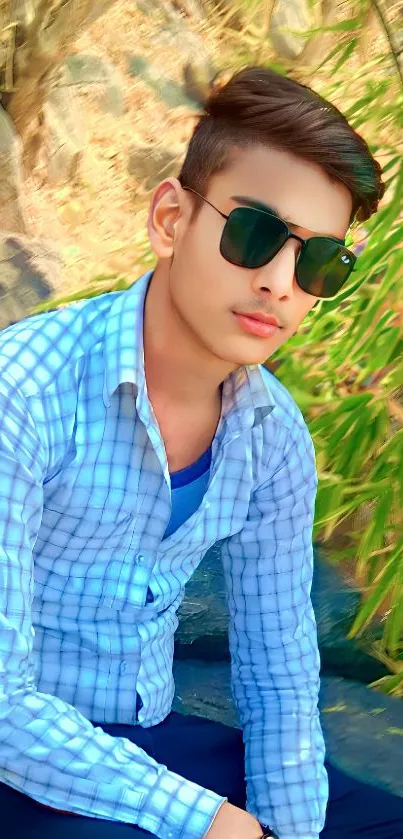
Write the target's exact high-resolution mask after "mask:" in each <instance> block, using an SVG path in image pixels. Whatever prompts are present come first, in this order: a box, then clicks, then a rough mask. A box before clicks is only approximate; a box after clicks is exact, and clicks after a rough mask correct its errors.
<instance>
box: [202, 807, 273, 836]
mask: <svg viewBox="0 0 403 839" xmlns="http://www.w3.org/2000/svg"><path fill="white" fill-rule="evenodd" d="M262 833H263V831H262V828H261V826H260V824H259V822H258V821H257V820H256V819H255V818H254V816H251V814H250V813H247V812H246V811H245V810H240V808H239V807H234V805H233V804H229V803H228V801H226V802H225V804H223V805H222V806H221V807H220V809H219V811H218V813H217V815H216V817H215V819H214V821H213V824H212V825H211V828H210V830H209V831H208V833H206V835H205V837H204V839H260V837H261V836H262Z"/></svg>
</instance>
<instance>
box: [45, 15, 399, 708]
mask: <svg viewBox="0 0 403 839" xmlns="http://www.w3.org/2000/svg"><path fill="white" fill-rule="evenodd" d="M207 5H209V4H208V3H207ZM313 5H315V3H313ZM316 5H318V4H316ZM210 6H211V4H210ZM347 6H348V7H350V8H352V11H351V15H350V16H347V17H344V18H343V19H341V20H340V19H339V20H337V21H336V22H333V23H331V24H329V23H328V22H326V25H324V26H322V27H321V26H320V22H319V23H318V25H316V24H315V27H314V28H313V29H312V30H311V32H310V33H308V34H309V36H310V37H312V36H313V35H315V37H317V35H318V33H319V34H320V33H322V35H323V37H325V36H326V37H327V36H328V35H329V34H330V35H331V36H332V37H333V42H332V48H331V49H330V48H329V49H328V53H327V56H326V58H325V59H324V60H321V61H320V63H319V64H314V65H313V66H306V65H304V63H303V62H302V63H301V62H300V63H298V60H297V61H296V62H295V67H294V70H295V69H296V68H297V70H298V73H297V75H298V76H299V78H300V80H301V81H303V82H305V83H307V84H310V83H313V82H312V79H314V83H313V86H314V87H315V88H316V89H318V90H320V92H321V93H322V94H323V95H324V96H326V97H327V98H329V99H330V100H331V101H334V102H335V104H337V105H338V106H339V107H340V109H341V110H342V111H343V112H344V113H345V115H346V116H347V117H348V119H349V120H350V122H351V123H352V125H353V126H354V127H355V128H356V130H358V131H360V132H361V133H362V134H363V135H364V136H365V138H366V139H367V141H368V142H369V144H370V146H371V150H372V151H373V153H374V154H375V156H376V157H377V158H378V159H379V160H380V161H381V163H383V169H384V174H385V179H386V180H387V191H386V195H385V199H384V201H383V202H382V206H381V209H380V210H379V212H378V213H377V214H376V215H375V216H374V217H373V218H372V219H370V220H369V221H368V222H367V223H366V225H365V229H364V228H356V229H353V230H352V231H351V237H352V238H354V241H355V243H356V244H357V242H359V241H360V239H363V240H364V244H365V248H364V250H363V251H362V253H361V255H360V258H359V259H358V261H357V268H356V271H355V272H354V273H353V275H352V279H351V281H350V283H349V286H348V287H347V288H346V290H343V291H342V293H340V294H339V296H338V297H337V298H335V299H334V300H328V301H322V302H320V303H319V304H317V305H316V307H315V308H314V310H313V311H312V312H311V313H310V314H309V315H308V317H307V319H306V320H305V321H304V325H303V326H302V328H301V329H300V331H299V332H298V334H297V335H295V336H294V337H293V338H292V339H291V340H290V341H288V342H287V344H286V346H285V347H284V348H282V349H280V350H279V351H278V352H277V354H276V356H275V357H274V358H273V359H271V360H270V362H269V366H271V367H272V369H275V371H276V375H278V376H279V378H280V379H281V380H282V381H283V382H284V383H285V384H286V386H287V387H288V388H289V390H290V392H291V393H292V394H293V396H294V397H295V399H296V401H297V402H298V404H299V405H300V407H301V409H302V410H303V412H304V414H305V415H306V417H307V420H308V424H309V427H310V430H311V433H312V436H313V439H314V443H315V448H316V452H317V465H318V473H319V490H318V497H317V506H316V520H315V538H316V539H318V540H321V541H324V542H326V541H327V542H328V543H329V540H330V539H331V537H332V536H334V534H335V533H337V532H339V530H340V527H341V526H344V529H345V535H347V537H348V538H347V541H346V544H345V545H344V547H343V550H342V551H339V552H334V553H333V557H334V559H335V560H340V561H345V562H346V561H347V560H348V561H350V562H352V563H353V564H354V566H355V574H356V578H357V579H358V581H359V583H360V584H361V586H362V588H363V591H364V592H365V595H366V596H365V599H364V603H363V606H362V608H361V610H360V612H359V614H358V616H357V618H356V620H355V623H354V626H353V627H352V630H351V635H357V634H359V633H361V632H362V631H363V630H364V628H365V627H366V626H367V625H368V624H369V622H370V621H371V620H372V619H373V617H374V616H375V615H379V613H380V612H382V613H383V626H384V633H383V638H382V640H381V641H380V642H378V643H377V644H376V645H374V654H375V655H377V656H378V657H379V658H380V659H381V660H382V661H384V662H385V663H386V664H387V665H388V666H389V668H390V670H391V673H392V675H391V676H390V677H387V678H386V679H383V680H381V683H377V684H376V687H378V688H379V689H381V690H385V691H387V692H391V693H393V694H395V695H403V512H402V511H403V457H402V454H403V400H402V398H401V395H402V390H403V389H402V385H403V300H402V292H401V287H402V262H403V260H402V243H403V229H402V224H401V216H402V205H403V163H402V156H401V153H400V152H401V150H400V149H399V138H400V137H401V128H402V114H403V108H402V104H403V95H402V78H401V70H400V64H399V58H398V50H397V47H396V44H395V41H394V36H393V34H392V28H391V27H390V26H389V23H388V19H387V17H386V15H385V14H384V12H383V11H382V9H381V6H380V4H379V3H378V4H376V3H374V2H373V0H359V2H358V3H357V2H355V3H353V4H347ZM234 7H236V10H237V11H238V12H239V14H241V15H242V21H243V26H241V27H237V28H236V29H231V28H230V27H226V25H225V14H223V15H222V16H220V17H217V15H215V17H213V18H212V19H210V23H209V25H210V26H213V27H214V26H216V27H217V30H218V31H219V37H220V39H221V42H222V57H223V63H226V64H227V66H231V67H232V68H236V67H237V66H240V65H241V64H245V63H251V62H253V61H256V60H257V59H258V60H259V61H261V62H262V63H265V62H267V63H270V65H271V66H273V67H275V68H276V69H278V70H280V71H283V72H286V71H287V69H288V68H289V66H290V65H289V62H288V63H287V62H285V61H284V59H281V58H280V57H278V56H273V50H272V49H271V48H270V43H269V41H268V39H267V29H268V26H269V23H270V13H271V12H272V9H273V3H272V2H267V0H266V2H264V0H261V2H260V0H253V2H252V0H249V2H248V3H243V2H238V3H232V4H230V8H231V10H232V13H233V12H234ZM371 12H372V13H375V18H376V21H377V23H378V34H382V33H383V39H380V43H378V42H377V45H376V48H375V49H373V50H372V52H371V51H369V53H368V54H367V51H366V50H364V51H363V49H362V45H363V40H365V38H364V36H365V34H366V27H367V25H368V21H369V20H371V21H372V25H373V22H374V16H373V14H372V17H371V14H369V13H371ZM259 14H260V17H259ZM262 22H263V23H264V26H263V28H262ZM322 22H323V21H322ZM262 32H263V36H262ZM324 33H326V35H324ZM304 54H306V53H305V51H304ZM138 245H139V251H140V258H139V261H140V262H141V263H142V264H144V267H145V268H146V267H149V266H150V264H152V257H151V255H150V250H149V246H148V242H147V239H146V238H145V236H144V238H143V237H141V239H140V240H139V242H138ZM129 284H130V282H129V281H128V280H127V278H126V277H122V276H119V277H111V276H108V277H105V276H103V277H97V278H95V279H94V280H93V282H92V284H91V286H90V288H89V289H86V290H84V291H82V292H81V293H80V294H77V295H74V296H72V297H70V298H69V300H71V299H75V298H77V297H85V296H93V295H95V294H98V293H101V292H103V291H109V290H115V289H118V288H125V287H127V286H128V285H129ZM66 302H68V300H67V299H65V300H58V301H52V303H51V304H50V305H51V306H55V305H58V304H62V303H66ZM42 308H46V307H42Z"/></svg>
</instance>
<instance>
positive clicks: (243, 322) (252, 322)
mask: <svg viewBox="0 0 403 839" xmlns="http://www.w3.org/2000/svg"><path fill="white" fill-rule="evenodd" d="M234 314H235V317H236V319H237V321H238V323H239V325H240V326H241V327H242V329H244V330H245V332H249V333H250V334H251V335H257V336H258V337H259V338H270V336H271V335H275V334H276V332H278V330H279V329H281V326H280V323H279V321H278V319H277V318H276V317H275V316H274V315H266V314H265V313H264V312H253V313H252V312H251V313H250V314H242V313H240V312H234Z"/></svg>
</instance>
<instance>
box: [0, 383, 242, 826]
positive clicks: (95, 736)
mask: <svg viewBox="0 0 403 839" xmlns="http://www.w3.org/2000/svg"><path fill="white" fill-rule="evenodd" d="M45 449H46V446H45V445H44V444H43V443H42V444H41V442H40V440H39V437H38V434H37V429H36V426H35V421H34V418H33V417H32V415H31V414H30V412H29V410H28V407H27V400H26V399H24V396H23V395H22V393H21V392H20V391H19V390H18V388H17V387H16V386H14V384H13V383H12V382H11V380H10V379H9V378H8V377H7V374H4V373H3V374H1V378H0V780H2V781H3V782H4V783H6V784H8V785H9V786H11V787H13V788H14V789H16V790H18V791H20V792H22V793H25V794H26V795H28V796H30V797H31V798H33V799H35V800H36V801H38V802H40V803H42V804H44V805H47V806H49V807H53V808H55V809H58V810H65V811H68V812H72V813H78V814H79V815H82V816H90V817H94V818H102V819H109V820H112V821H121V822H126V823H131V824H136V825H138V826H139V827H141V828H143V829H144V830H148V831H150V832H151V833H153V834H156V835H157V836H158V837H161V839H184V837H186V839H201V837H203V836H204V835H205V833H206V832H207V830H208V829H209V827H210V826H211V824H212V822H213V820H214V817H215V815H216V813H217V812H218V810H219V808H220V806H221V805H222V804H223V802H224V801H225V800H226V799H225V798H223V797H221V796H219V795H216V794H215V793H214V792H211V791H209V790H206V789H204V788H203V787H200V786H198V785H197V784H194V783H192V782H190V781H187V780H186V779H184V778H182V777H180V776H179V775H177V774H175V773H174V772H170V771H168V769H167V768H166V766H162V765H160V764H158V763H157V762H156V761H155V760H153V759H152V758H151V757H150V756H149V755H147V754H146V753H145V752H144V751H143V750H142V749H140V748H139V747H138V746H136V745H134V744H133V743H131V742H130V740H128V739H127V738H124V737H112V736H110V735H109V734H107V733H105V732H104V731H103V730H102V728H100V727H95V726H94V725H92V723H91V722H90V721H89V720H87V719H86V718H85V717H84V716H83V715H82V714H81V713H79V712H78V711H77V710H76V709H75V708H74V707H73V706H72V705H69V704H68V703H67V702H65V701H63V700H61V699H59V698H58V697H56V696H52V695H49V694H45V693H41V692H39V691H38V690H37V688H36V686H35V678H34V676H35V674H34V661H33V655H32V649H33V639H34V628H33V626H32V619H31V609H32V600H33V593H34V569H33V548H34V545H35V541H36V538H37V534H38V530H39V527H40V523H41V517H42V509H43V481H44V477H45V475H46V468H47V463H46V461H47V455H46V451H45Z"/></svg>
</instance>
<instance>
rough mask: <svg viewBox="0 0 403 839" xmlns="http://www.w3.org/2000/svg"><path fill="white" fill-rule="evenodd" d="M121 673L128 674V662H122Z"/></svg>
mask: <svg viewBox="0 0 403 839" xmlns="http://www.w3.org/2000/svg"><path fill="white" fill-rule="evenodd" d="M120 672H121V673H126V672H127V661H122V663H121V665H120Z"/></svg>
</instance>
